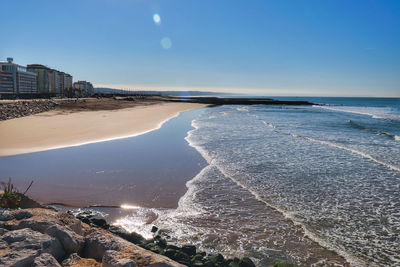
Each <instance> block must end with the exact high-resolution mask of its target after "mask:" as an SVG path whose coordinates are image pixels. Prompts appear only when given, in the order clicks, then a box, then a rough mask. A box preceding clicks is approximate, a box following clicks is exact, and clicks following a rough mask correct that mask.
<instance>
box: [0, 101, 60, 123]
mask: <svg viewBox="0 0 400 267" xmlns="http://www.w3.org/2000/svg"><path fill="white" fill-rule="evenodd" d="M57 106H58V103H57V102H55V101H53V100H32V101H11V102H3V103H1V102H0V121H3V120H9V119H14V118H19V117H24V116H29V115H33V114H37V113H41V112H45V111H49V110H52V109H55V108H56V107H57Z"/></svg>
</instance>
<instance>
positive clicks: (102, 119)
mask: <svg viewBox="0 0 400 267" xmlns="http://www.w3.org/2000/svg"><path fill="white" fill-rule="evenodd" d="M204 106H206V105H204V104H196V103H174V102H151V103H148V104H147V103H139V104H136V106H133V107H129V106H128V107H123V106H122V107H119V108H118V107H117V109H101V107H100V110H91V111H84V109H82V108H80V109H79V108H78V109H77V110H72V111H71V110H62V109H61V110H60V109H56V110H52V111H47V112H42V113H38V114H35V115H30V116H26V117H21V118H15V119H10V120H5V121H1V122H0V139H1V140H3V141H2V142H1V144H0V157H7V156H15V155H20V154H26V153H33V152H40V151H46V150H53V149H58V148H66V147H73V146H81V145H85V144H91V143H97V142H104V141H110V140H116V139H122V138H128V137H133V136H138V135H141V134H145V133H148V132H150V131H153V130H156V129H159V128H160V127H161V126H162V125H163V124H164V123H165V122H166V121H168V120H170V119H172V118H174V117H176V116H178V115H179V113H180V112H183V111H187V110H191V109H195V108H199V107H204ZM27 133H28V134H27Z"/></svg>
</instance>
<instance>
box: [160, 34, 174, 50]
mask: <svg viewBox="0 0 400 267" xmlns="http://www.w3.org/2000/svg"><path fill="white" fill-rule="evenodd" d="M161 46H162V48H164V49H170V48H171V46H172V42H171V39H169V38H168V37H164V38H162V39H161Z"/></svg>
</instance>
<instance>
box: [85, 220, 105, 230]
mask: <svg viewBox="0 0 400 267" xmlns="http://www.w3.org/2000/svg"><path fill="white" fill-rule="evenodd" d="M89 221H90V222H91V223H92V224H94V225H96V226H98V227H101V228H104V229H107V228H108V227H109V225H108V224H107V222H106V220H104V219H99V218H91V219H89Z"/></svg>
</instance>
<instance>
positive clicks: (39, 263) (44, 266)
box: [32, 253, 61, 267]
mask: <svg viewBox="0 0 400 267" xmlns="http://www.w3.org/2000/svg"><path fill="white" fill-rule="evenodd" d="M50 266H51V267H61V265H60V264H59V263H58V261H57V260H56V259H55V258H54V257H53V256H52V255H50V254H49V253H43V254H41V255H40V256H39V257H36V258H35V260H34V261H33V265H32V267H50Z"/></svg>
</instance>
